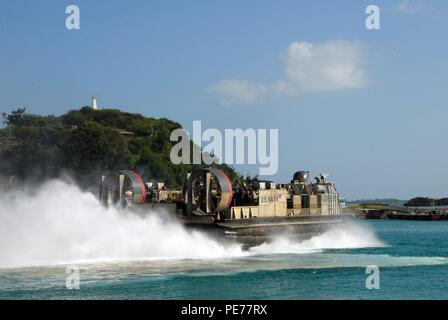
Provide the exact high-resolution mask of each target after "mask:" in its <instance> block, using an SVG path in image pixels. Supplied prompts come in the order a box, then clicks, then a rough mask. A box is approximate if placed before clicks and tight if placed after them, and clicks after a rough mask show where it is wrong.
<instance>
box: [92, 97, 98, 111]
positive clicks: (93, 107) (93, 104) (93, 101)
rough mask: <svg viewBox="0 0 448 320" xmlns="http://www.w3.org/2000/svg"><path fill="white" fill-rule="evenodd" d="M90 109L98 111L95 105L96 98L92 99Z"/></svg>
mask: <svg viewBox="0 0 448 320" xmlns="http://www.w3.org/2000/svg"><path fill="white" fill-rule="evenodd" d="M92 109H93V110H98V106H97V105H96V97H92Z"/></svg>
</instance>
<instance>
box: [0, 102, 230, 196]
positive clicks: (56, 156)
mask: <svg viewBox="0 0 448 320" xmlns="http://www.w3.org/2000/svg"><path fill="white" fill-rule="evenodd" d="M4 118H5V125H6V127H5V128H3V129H0V142H1V144H0V174H1V175H2V176H6V177H9V176H11V175H15V176H16V177H17V178H18V179H20V180H25V181H42V180H43V179H48V178H57V177H60V176H61V175H63V174H65V173H68V174H69V175H70V176H72V177H74V179H75V180H76V181H77V182H78V183H79V184H80V185H81V186H83V187H88V186H91V185H94V184H95V185H96V183H98V179H99V178H100V177H101V174H104V173H107V172H110V171H115V170H119V169H126V168H130V169H135V170H136V171H138V172H139V173H140V174H141V175H142V177H143V178H144V179H146V180H159V181H164V182H165V183H166V184H167V186H169V187H173V188H175V187H179V186H181V185H182V184H183V182H184V180H185V178H186V176H187V173H188V172H189V171H190V170H192V169H195V168H198V167H201V166H202V165H188V164H181V165H174V164H172V163H171V161H170V150H171V148H172V146H173V145H174V144H175V143H176V142H171V141H170V139H169V138H170V134H171V132H172V131H173V130H174V129H178V128H181V125H180V124H179V123H177V122H173V121H171V120H168V119H164V118H162V119H154V118H148V117H144V116H142V115H140V114H131V113H127V112H122V111H120V110H114V109H102V110H93V109H92V108H90V107H83V108H81V109H79V110H71V111H69V112H68V113H66V114H64V115H61V116H53V115H49V116H41V115H33V114H28V113H27V112H26V110H25V109H24V108H22V109H18V110H16V111H13V112H12V113H11V114H9V115H5V114H4ZM217 166H218V167H220V168H221V169H223V170H224V171H225V172H226V173H227V174H229V175H230V176H231V177H233V176H234V175H235V172H234V170H233V169H232V168H231V167H229V166H227V165H225V164H224V165H217Z"/></svg>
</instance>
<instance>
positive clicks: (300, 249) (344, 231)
mask: <svg viewBox="0 0 448 320" xmlns="http://www.w3.org/2000/svg"><path fill="white" fill-rule="evenodd" d="M383 246H385V244H384V243H383V242H382V241H381V240H379V239H378V237H377V235H376V234H375V232H374V231H373V230H372V229H371V228H370V227H369V226H368V225H365V224H361V223H356V222H344V223H342V224H339V225H335V226H332V227H331V228H329V229H328V230H327V231H326V232H324V233H322V234H321V235H318V236H314V237H312V238H311V239H309V240H305V241H302V242H293V241H291V239H289V238H283V237H276V238H274V240H273V241H272V242H270V243H265V244H263V245H261V246H259V247H255V248H252V249H251V250H250V251H251V252H252V253H255V254H272V253H298V254H300V253H313V252H320V251H322V250H324V249H356V248H372V247H383Z"/></svg>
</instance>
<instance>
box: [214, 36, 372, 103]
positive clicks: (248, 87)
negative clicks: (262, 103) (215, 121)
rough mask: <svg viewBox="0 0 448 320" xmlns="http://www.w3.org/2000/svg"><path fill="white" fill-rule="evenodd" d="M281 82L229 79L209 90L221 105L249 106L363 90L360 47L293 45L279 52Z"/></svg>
mask: <svg viewBox="0 0 448 320" xmlns="http://www.w3.org/2000/svg"><path fill="white" fill-rule="evenodd" d="M280 56H281V60H282V62H283V65H284V79H282V80H279V81H277V82H274V83H272V84H261V83H257V82H253V81H247V80H238V79H228V80H224V81H221V82H219V83H217V84H214V85H212V86H211V87H210V89H211V91H212V92H214V93H215V94H217V95H218V96H219V98H220V100H221V101H222V102H223V103H226V104H231V103H235V102H241V103H251V102H255V101H257V100H259V99H261V98H263V97H267V96H295V95H298V94H300V93H303V92H309V91H337V90H346V89H357V88H362V87H365V86H366V84H367V78H366V74H365V71H364V70H363V69H362V67H361V66H362V57H363V46H362V45H360V44H357V43H353V42H350V41H343V40H336V41H330V42H326V43H322V44H312V43H308V42H294V43H292V44H291V45H290V46H289V47H288V48H287V49H286V50H285V51H284V52H282V53H281V55H280Z"/></svg>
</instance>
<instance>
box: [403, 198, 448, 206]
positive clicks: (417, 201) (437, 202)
mask: <svg viewBox="0 0 448 320" xmlns="http://www.w3.org/2000/svg"><path fill="white" fill-rule="evenodd" d="M404 205H405V206H406V207H430V206H448V198H442V199H432V198H423V197H417V198H413V199H411V200H409V201H408V202H406V203H405V204H404Z"/></svg>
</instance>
